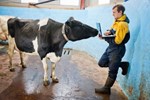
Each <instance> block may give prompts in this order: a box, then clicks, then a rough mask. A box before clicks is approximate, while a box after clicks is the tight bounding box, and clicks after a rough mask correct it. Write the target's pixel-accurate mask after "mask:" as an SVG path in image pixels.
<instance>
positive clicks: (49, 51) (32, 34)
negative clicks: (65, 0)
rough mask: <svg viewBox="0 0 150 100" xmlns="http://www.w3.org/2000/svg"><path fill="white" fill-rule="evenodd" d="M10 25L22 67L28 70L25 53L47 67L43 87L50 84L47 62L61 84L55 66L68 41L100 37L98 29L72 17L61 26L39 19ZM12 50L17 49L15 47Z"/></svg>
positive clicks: (10, 21)
mask: <svg viewBox="0 0 150 100" xmlns="http://www.w3.org/2000/svg"><path fill="white" fill-rule="evenodd" d="M7 23H8V32H9V34H10V37H9V38H11V39H10V40H11V41H12V42H11V46H12V43H13V42H14V45H16V46H17V48H18V50H19V51H20V54H21V57H20V58H21V64H22V67H23V68H25V64H24V62H23V57H22V53H24V52H25V53H35V54H37V55H39V57H40V59H41V61H42V64H43V68H44V79H43V84H44V86H47V85H49V83H50V82H49V80H48V75H47V70H48V65H47V60H48V59H49V60H50V61H51V78H52V82H54V83H58V82H59V80H58V78H57V77H56V75H55V67H56V63H57V62H58V61H59V60H60V57H61V56H62V51H63V47H64V45H65V44H66V43H67V42H68V41H78V40H82V39H87V38H90V37H95V36H96V35H97V34H98V30H97V29H95V28H93V27H91V26H89V25H86V24H83V23H82V22H80V21H78V20H75V19H74V18H73V17H70V18H69V19H68V20H67V21H66V22H65V23H60V22H57V21H55V20H53V19H50V18H48V19H37V20H33V19H18V18H11V19H9V20H8V22H7ZM10 48H14V46H12V47H10ZM12 50H13V49H12ZM11 56H12V55H11ZM10 70H11V71H13V67H12V65H10Z"/></svg>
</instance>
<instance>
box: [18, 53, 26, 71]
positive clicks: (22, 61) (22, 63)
mask: <svg viewBox="0 0 150 100" xmlns="http://www.w3.org/2000/svg"><path fill="white" fill-rule="evenodd" d="M19 54H20V61H21V63H20V64H21V66H22V68H26V65H25V64H24V59H23V58H24V53H23V52H21V51H19Z"/></svg>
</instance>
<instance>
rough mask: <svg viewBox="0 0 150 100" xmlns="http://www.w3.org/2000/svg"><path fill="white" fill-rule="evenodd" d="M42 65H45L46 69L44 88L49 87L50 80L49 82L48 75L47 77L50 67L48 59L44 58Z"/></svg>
mask: <svg viewBox="0 0 150 100" xmlns="http://www.w3.org/2000/svg"><path fill="white" fill-rule="evenodd" d="M42 63H43V68H44V81H43V84H44V86H47V85H49V83H50V82H49V80H48V75H47V70H48V65H47V58H46V57H45V58H43V59H42Z"/></svg>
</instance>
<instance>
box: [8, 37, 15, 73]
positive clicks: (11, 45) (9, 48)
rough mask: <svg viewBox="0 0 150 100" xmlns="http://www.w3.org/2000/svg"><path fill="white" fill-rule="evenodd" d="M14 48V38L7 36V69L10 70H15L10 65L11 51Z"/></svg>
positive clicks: (12, 51)
mask: <svg viewBox="0 0 150 100" xmlns="http://www.w3.org/2000/svg"><path fill="white" fill-rule="evenodd" d="M14 48H15V43H14V39H13V38H11V37H9V40H8V56H9V70H10V71H15V68H14V67H13V65H12V56H13V53H14Z"/></svg>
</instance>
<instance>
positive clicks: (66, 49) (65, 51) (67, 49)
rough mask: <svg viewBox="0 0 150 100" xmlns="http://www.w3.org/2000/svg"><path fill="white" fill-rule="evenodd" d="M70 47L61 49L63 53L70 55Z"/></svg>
mask: <svg viewBox="0 0 150 100" xmlns="http://www.w3.org/2000/svg"><path fill="white" fill-rule="evenodd" d="M71 50H72V49H71V48H64V49H63V55H71Z"/></svg>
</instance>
